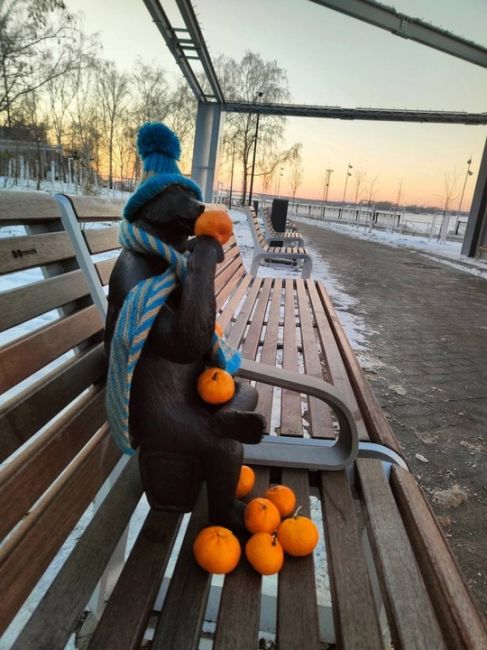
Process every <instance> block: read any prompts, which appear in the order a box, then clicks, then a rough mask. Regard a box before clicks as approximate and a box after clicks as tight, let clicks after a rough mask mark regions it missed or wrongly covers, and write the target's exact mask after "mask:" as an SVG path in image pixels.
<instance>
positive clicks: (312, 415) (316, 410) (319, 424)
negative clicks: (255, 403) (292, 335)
mask: <svg viewBox="0 0 487 650" xmlns="http://www.w3.org/2000/svg"><path fill="white" fill-rule="evenodd" d="M296 292H297V296H298V308H299V320H300V323H301V339H302V347H303V356H304V367H305V371H306V374H307V375H311V376H312V377H317V378H318V379H323V369H322V364H321V359H320V355H319V354H317V341H316V338H315V333H314V329H313V315H312V312H311V306H310V304H309V302H308V295H307V291H306V285H305V284H304V282H302V281H301V280H297V281H296ZM308 408H309V415H308V419H309V421H310V424H311V431H312V434H313V438H334V437H335V432H334V430H333V424H332V418H331V413H330V409H329V408H328V406H327V405H326V404H324V403H323V402H322V401H321V400H318V399H316V398H314V397H311V398H308Z"/></svg>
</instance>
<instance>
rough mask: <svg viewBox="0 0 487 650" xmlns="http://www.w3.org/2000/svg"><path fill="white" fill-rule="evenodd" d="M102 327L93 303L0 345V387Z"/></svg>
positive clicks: (4, 388) (51, 358)
mask: <svg viewBox="0 0 487 650" xmlns="http://www.w3.org/2000/svg"><path fill="white" fill-rule="evenodd" d="M101 328H102V324H101V320H100V315H99V313H98V311H97V309H96V307H95V306H94V305H91V306H90V307H87V308H86V309H82V310H80V311H78V312H76V313H75V314H72V315H71V316H67V317H66V318H61V319H59V320H57V321H56V322H54V323H52V324H50V325H46V326H45V327H42V328H40V329H39V330H37V331H36V332H34V333H32V334H28V335H27V336H24V337H22V338H21V339H17V340H16V341H14V342H13V343H11V344H9V345H5V346H4V347H3V348H1V349H0V371H1V372H0V391H6V390H8V389H9V388H11V387H12V386H14V385H15V384H17V383H18V382H20V381H22V380H23V379H25V378H26V377H29V375H31V374H33V373H34V372H36V371H37V370H39V369H40V368H43V367H44V366H45V365H47V364H48V363H50V362H51V361H53V360H54V359H57V357H59V356H60V355H61V354H64V353H65V352H67V351H68V350H70V349H72V348H74V347H75V346H77V345H78V344H79V343H81V342H82V341H85V340H86V339H88V338H90V337H91V336H93V335H94V334H96V333H97V332H99V331H100V330H101Z"/></svg>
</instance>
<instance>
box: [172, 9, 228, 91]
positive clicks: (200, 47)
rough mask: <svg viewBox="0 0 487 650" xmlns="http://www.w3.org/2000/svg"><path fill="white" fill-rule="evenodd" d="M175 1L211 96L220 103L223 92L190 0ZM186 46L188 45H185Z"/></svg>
mask: <svg viewBox="0 0 487 650" xmlns="http://www.w3.org/2000/svg"><path fill="white" fill-rule="evenodd" d="M176 3H177V5H178V8H179V11H180V12H181V16H182V17H183V20H184V24H185V25H186V27H187V29H188V34H189V36H190V39H191V40H192V42H193V44H194V47H195V49H196V52H197V53H198V56H199V58H200V61H201V65H202V66H203V70H204V71H205V74H206V78H207V79H208V82H209V84H210V87H211V90H212V92H213V97H214V99H215V100H216V101H217V102H220V103H222V102H224V101H225V99H224V97H223V92H222V89H221V87H220V83H219V81H218V78H217V76H216V72H215V68H214V67H213V63H212V62H211V59H210V55H209V53H208V49H207V47H206V43H205V39H204V38H203V34H202V33H201V29H200V26H199V25H198V20H197V18H196V15H195V13H194V10H193V7H192V5H191V2H190V0H176ZM186 47H188V46H187V45H186Z"/></svg>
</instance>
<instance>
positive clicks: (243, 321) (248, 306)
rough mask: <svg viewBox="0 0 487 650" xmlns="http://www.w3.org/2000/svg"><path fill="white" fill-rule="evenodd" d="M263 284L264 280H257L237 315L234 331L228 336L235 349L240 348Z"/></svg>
mask: <svg viewBox="0 0 487 650" xmlns="http://www.w3.org/2000/svg"><path fill="white" fill-rule="evenodd" d="M262 282H263V280H262V278H255V280H254V283H253V285H252V287H251V288H250V290H249V292H248V293H247V298H246V299H245V302H244V304H243V305H242V308H241V309H240V311H239V313H238V315H237V319H236V321H235V324H234V325H233V327H232V330H231V332H230V334H229V335H228V342H229V344H230V345H232V346H233V347H238V346H239V344H240V341H241V340H242V337H243V335H244V333H245V329H246V327H247V324H248V322H249V320H250V316H251V314H252V312H253V310H254V305H255V301H256V300H257V296H258V294H259V291H260V288H261V286H262ZM222 327H223V325H222Z"/></svg>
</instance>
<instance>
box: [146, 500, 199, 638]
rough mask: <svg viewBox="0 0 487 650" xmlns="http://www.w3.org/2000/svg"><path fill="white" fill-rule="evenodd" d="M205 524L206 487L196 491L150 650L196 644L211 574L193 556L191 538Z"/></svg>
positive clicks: (192, 539) (194, 536) (193, 538)
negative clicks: (196, 494)
mask: <svg viewBox="0 0 487 650" xmlns="http://www.w3.org/2000/svg"><path fill="white" fill-rule="evenodd" d="M207 525H208V510H207V505H206V491H205V490H204V489H203V490H201V492H200V496H199V497H198V501H197V503H196V506H195V508H194V509H193V513H192V515H191V518H190V520H189V524H188V529H187V531H186V535H185V536H184V540H183V544H182V546H181V550H180V552H179V557H178V561H177V563H176V567H175V569H174V574H173V577H172V578H171V581H170V583H169V589H168V591H167V594H166V598H165V600H164V604H163V608H162V612H161V616H160V618H159V621H158V623H157V627H156V632H155V635H154V640H153V642H152V645H151V649H152V650H167V649H168V648H171V650H193V649H196V648H197V647H198V643H199V638H200V634H201V627H202V625H203V616H204V614H205V609H206V601H207V599H208V593H209V590H210V582H211V580H210V578H211V575H210V574H209V573H207V572H206V571H204V570H203V569H202V568H201V567H199V566H198V565H197V564H196V562H195V561H194V558H193V542H194V540H195V538H196V535H197V534H198V533H199V531H200V530H201V529H202V528H204V527H205V526H207Z"/></svg>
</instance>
